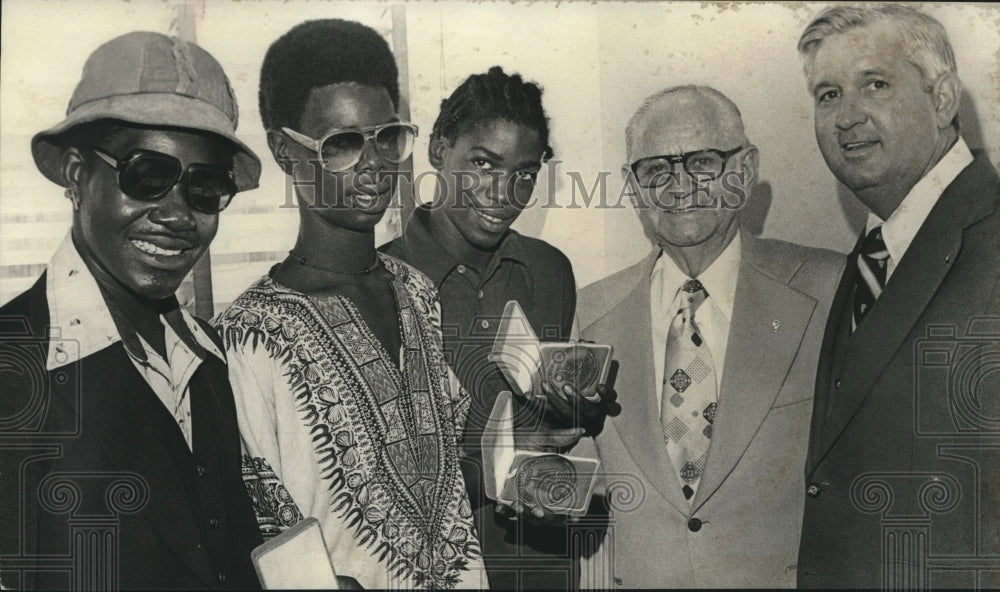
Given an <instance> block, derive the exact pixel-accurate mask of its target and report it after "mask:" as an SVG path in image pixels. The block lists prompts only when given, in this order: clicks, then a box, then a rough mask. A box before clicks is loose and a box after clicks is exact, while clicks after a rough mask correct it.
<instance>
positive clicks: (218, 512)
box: [0, 274, 260, 589]
mask: <svg viewBox="0 0 1000 592" xmlns="http://www.w3.org/2000/svg"><path fill="white" fill-rule="evenodd" d="M45 277H46V276H45V274H43V275H42V277H41V278H40V279H39V280H38V282H36V283H35V285H34V286H33V287H32V288H31V289H30V290H28V291H27V292H25V293H23V294H21V295H20V296H18V297H17V298H15V299H14V300H12V301H11V302H9V303H8V304H6V305H5V306H4V307H3V308H0V320H2V323H0V341H2V343H0V347H2V348H3V351H4V354H5V356H4V357H5V361H6V362H8V364H7V365H5V366H4V367H3V368H0V372H2V373H3V379H2V381H0V400H2V401H3V402H4V403H3V407H2V409H3V411H4V413H3V414H2V415H3V417H4V418H5V419H9V418H11V417H14V420H13V421H6V422H5V423H2V424H0V496H2V498H0V503H2V504H3V507H4V516H5V517H6V518H5V520H4V525H3V526H2V528H3V529H4V531H5V533H4V536H3V537H2V538H0V543H2V544H3V545H4V546H3V548H0V553H2V554H4V555H6V556H7V557H5V558H4V559H3V562H2V563H0V570H3V571H4V572H6V573H5V580H4V583H5V584H6V585H15V586H17V585H22V586H25V587H36V586H37V587H40V588H49V587H53V588H67V587H86V588H97V589H107V588H114V587H117V586H120V587H122V588H141V589H183V588H199V589H204V588H220V587H255V588H259V586H260V584H259V583H258V581H257V578H256V575H255V573H254V569H253V566H252V564H251V561H250V551H251V549H253V547H255V546H256V545H258V544H260V534H259V532H258V530H257V525H256V521H255V519H254V517H253V513H252V512H251V509H250V505H249V501H248V498H247V494H246V490H245V489H244V486H243V480H242V476H241V472H240V444H239V434H238V429H237V422H236V409H235V406H234V403H233V395H232V390H231V389H230V386H229V382H228V379H227V372H226V366H225V364H224V363H223V362H222V361H221V360H219V359H217V358H216V357H214V356H211V355H210V356H209V357H208V359H207V360H206V361H204V362H203V363H202V364H201V365H200V366H199V368H198V370H197V371H196V372H195V374H194V375H193V377H192V379H191V382H190V396H191V415H192V428H193V444H194V452H193V453H192V452H191V450H190V449H189V448H188V446H187V443H186V442H185V441H184V438H183V436H182V435H181V432H180V430H179V429H178V428H177V424H176V422H175V421H174V419H173V417H172V416H171V414H170V413H169V412H168V411H167V409H166V408H165V407H164V405H163V404H162V403H161V402H160V400H159V398H158V397H157V396H156V394H155V393H154V392H153V391H152V389H151V388H150V387H149V386H148V384H147V383H146V381H145V380H144V379H143V378H142V376H141V375H140V374H139V373H138V371H136V369H135V367H134V365H133V364H132V362H131V360H130V359H129V357H128V354H127V353H126V351H125V349H124V346H123V345H122V343H121V342H118V343H117V344H114V345H112V346H110V347H107V348H105V349H103V350H101V351H99V352H97V353H95V354H92V355H90V356H87V357H86V358H84V359H82V360H80V361H79V362H78V363H75V364H68V365H66V366H63V367H60V368H56V369H55V370H53V371H51V372H48V371H46V369H45V361H46V355H47V352H48V345H49V338H48V337H47V336H46V327H47V326H48V323H49V311H48V305H47V302H46V294H45ZM199 322H200V323H201V321H199ZM201 326H202V328H203V329H204V330H205V331H206V333H207V334H209V335H212V336H213V337H214V336H215V333H214V331H213V330H212V329H211V328H210V327H209V326H208V325H207V324H205V323H201ZM56 338H57V337H56V336H53V337H52V339H56ZM67 348H69V349H71V348H72V344H69V345H68V346H67ZM220 349H221V345H220ZM10 362H13V363H10ZM41 554H44V555H50V556H51V557H50V559H48V560H46V561H44V562H41V563H37V564H36V565H35V567H34V568H32V566H31V564H32V563H33V561H34V560H32V559H31V557H32V556H37V555H41ZM18 567H23V568H26V569H25V570H24V571H23V572H21V571H19V570H18V569H17V568H18Z"/></svg>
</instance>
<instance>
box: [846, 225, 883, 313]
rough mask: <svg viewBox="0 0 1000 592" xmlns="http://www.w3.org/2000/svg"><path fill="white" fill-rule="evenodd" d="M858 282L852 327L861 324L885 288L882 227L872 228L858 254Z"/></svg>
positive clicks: (855, 290)
mask: <svg viewBox="0 0 1000 592" xmlns="http://www.w3.org/2000/svg"><path fill="white" fill-rule="evenodd" d="M857 264H858V281H857V283H856V284H855V286H854V327H855V328H857V327H858V325H860V324H861V320H862V319H864V318H865V315H867V314H868V311H870V310H871V309H872V307H873V306H875V300H877V299H878V297H879V296H880V295H881V294H882V289H883V288H885V281H886V274H887V272H888V269H889V250H888V249H886V247H885V241H884V240H882V226H881V225H879V226H876V227H875V228H872V229H871V231H870V232H869V233H868V236H866V237H865V240H864V242H863V243H862V244H861V252H859V253H858V259H857Z"/></svg>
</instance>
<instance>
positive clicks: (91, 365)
mask: <svg viewBox="0 0 1000 592" xmlns="http://www.w3.org/2000/svg"><path fill="white" fill-rule="evenodd" d="M81 364H82V368H81V370H82V376H83V379H84V381H86V382H84V383H83V384H84V388H85V392H84V394H83V401H82V402H81V406H82V407H83V409H80V410H78V413H80V415H81V417H82V418H83V422H84V424H85V425H86V426H87V427H88V428H89V429H90V430H91V431H92V432H93V434H94V435H95V436H96V437H97V439H98V440H99V441H100V442H101V444H102V447H103V449H104V451H105V453H106V454H107V455H108V458H109V459H110V460H111V462H112V464H113V465H114V466H115V467H116V468H117V469H119V470H123V471H131V472H134V473H137V474H139V475H141V476H142V478H143V479H144V480H145V481H146V483H147V485H148V486H149V493H150V501H149V503H147V505H146V507H145V508H143V509H142V510H141V511H140V513H141V515H142V516H143V517H144V518H145V519H146V520H148V521H149V522H150V523H151V525H152V526H153V528H154V529H156V531H157V532H158V533H159V534H160V536H161V537H162V538H163V539H164V541H166V542H167V544H168V545H169V546H170V547H171V548H173V549H174V551H175V552H176V553H177V556H178V557H180V558H181V559H182V560H183V561H184V562H185V563H186V564H187V565H188V567H189V568H190V569H191V571H192V572H193V573H195V574H197V575H199V576H200V577H202V578H203V579H204V578H205V577H206V576H207V575H209V574H212V573H213V571H212V566H211V565H210V564H209V563H208V561H207V559H206V557H205V556H204V554H202V553H197V552H196V551H195V544H193V543H195V542H198V541H201V533H200V532H199V530H198V528H197V527H196V526H195V524H196V523H195V519H196V516H194V515H193V514H192V511H191V509H192V508H193V507H194V504H195V503H197V500H196V499H195V493H194V491H195V484H194V475H193V472H192V471H182V470H181V469H180V467H179V466H178V460H177V459H184V458H187V457H190V456H191V451H190V450H189V449H188V447H187V443H186V442H185V441H184V438H183V436H182V435H181V433H180V430H179V429H171V428H175V427H176V425H175V423H174V419H173V417H172V416H171V415H170V413H169V412H168V411H167V409H166V407H164V406H163V404H162V403H161V402H160V401H159V399H158V398H157V396H156V394H155V393H153V392H152V390H151V389H150V387H149V385H148V384H147V383H146V381H145V380H143V378H142V376H141V375H140V374H139V373H138V371H137V370H136V369H135V367H134V366H133V364H132V362H131V360H130V359H129V358H128V354H127V353H125V349H124V347H123V346H122V345H121V344H120V343H119V344H115V345H113V346H110V347H108V348H105V349H104V350H101V351H100V352H97V353H95V354H93V355H91V356H88V357H87V358H85V359H83V360H82V361H81ZM201 370H202V369H201V368H199V369H198V371H197V372H201ZM193 383H194V379H192V384H193ZM87 384H90V385H94V384H99V385H100V387H99V388H90V389H86V385H87ZM71 398H72V397H67V399H71ZM69 402H70V404H71V405H73V403H74V401H69ZM177 500H179V503H178V501H177ZM171 501H173V502H174V503H170V502H171ZM205 581H206V582H211V578H209V579H207V580H205ZM206 585H207V584H206Z"/></svg>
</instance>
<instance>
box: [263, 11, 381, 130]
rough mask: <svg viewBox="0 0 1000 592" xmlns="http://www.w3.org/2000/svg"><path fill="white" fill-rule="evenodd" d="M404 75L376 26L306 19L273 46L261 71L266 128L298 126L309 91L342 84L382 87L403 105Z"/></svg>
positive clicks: (340, 20) (265, 57)
mask: <svg viewBox="0 0 1000 592" xmlns="http://www.w3.org/2000/svg"><path fill="white" fill-rule="evenodd" d="M398 78H399V72H398V70H397V69H396V60H395V59H394V58H393V56H392V52H391V51H389V44H388V43H386V42H385V39H383V38H382V36H381V35H379V34H378V33H376V32H375V31H374V30H373V29H371V28H370V27H367V26H365V25H362V24H361V23H356V22H354V21H345V20H342V19H321V20H312V21H306V22H304V23H301V24H299V25H296V26H295V27H292V28H291V29H290V30H289V31H288V32H287V33H285V34H284V35H282V36H281V37H279V38H278V40H277V41H275V42H274V43H272V44H271V47H269V48H268V50H267V54H266V55H265V56H264V64H263V65H262V66H261V70H260V93H259V97H258V98H259V101H260V117H261V119H262V120H263V122H264V128H265V129H268V130H274V129H280V128H281V127H282V126H287V127H292V128H295V127H297V126H298V123H299V120H300V119H301V117H302V111H303V110H304V109H305V106H306V101H308V100H309V92H310V91H311V90H312V89H314V88H317V87H323V86H327V85H330V84H337V83H340V82H356V83H359V84H365V85H369V86H376V87H378V86H381V87H384V88H385V89H386V90H387V91H389V98H391V99H392V104H393V107H395V108H398V107H399V81H398Z"/></svg>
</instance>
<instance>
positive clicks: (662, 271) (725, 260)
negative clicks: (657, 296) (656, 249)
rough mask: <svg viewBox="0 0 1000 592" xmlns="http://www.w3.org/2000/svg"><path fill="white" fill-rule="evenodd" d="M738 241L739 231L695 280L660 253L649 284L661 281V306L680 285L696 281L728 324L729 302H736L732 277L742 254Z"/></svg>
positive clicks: (667, 256)
mask: <svg viewBox="0 0 1000 592" xmlns="http://www.w3.org/2000/svg"><path fill="white" fill-rule="evenodd" d="M740 242H741V241H740V232H739V231H737V232H736V236H734V237H733V240H732V241H730V242H729V245H727V246H726V248H725V249H723V250H722V253H720V254H719V256H718V257H716V258H715V261H713V262H712V263H711V264H710V265H709V266H708V268H707V269H705V271H703V272H701V274H700V275H699V276H698V277H697V278H689V277H688V276H687V274H685V273H684V272H683V271H681V269H680V268H679V267H677V264H676V263H674V260H673V259H671V258H670V256H669V255H666V254H665V253H663V252H662V251H661V252H660V257H659V258H658V259H657V260H656V265H654V266H653V272H652V274H651V275H650V277H651V281H653V282H657V281H659V282H661V285H662V286H663V291H662V292H663V300H664V302H665V304H666V305H667V306H669V305H670V303H671V302H673V298H674V295H676V294H677V290H679V289H680V288H681V286H682V285H684V282H686V281H687V280H689V279H697V280H698V281H700V282H701V285H702V286H704V287H705V291H706V292H707V293H708V296H709V297H710V298H711V299H712V300H713V301H714V302H715V306H716V307H718V309H719V311H720V312H722V314H723V315H725V317H726V320H727V321H732V317H733V302H734V301H735V299H736V278H737V276H738V275H739V269H740V257H741V252H742V251H741V246H740Z"/></svg>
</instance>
